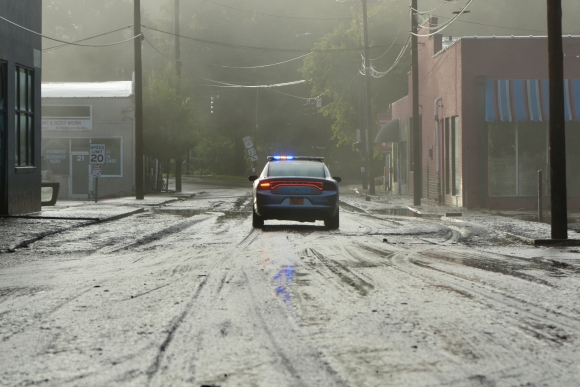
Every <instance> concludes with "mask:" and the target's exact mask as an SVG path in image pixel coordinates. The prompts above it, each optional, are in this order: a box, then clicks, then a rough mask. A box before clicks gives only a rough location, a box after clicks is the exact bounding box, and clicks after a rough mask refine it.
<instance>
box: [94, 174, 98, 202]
mask: <svg viewBox="0 0 580 387" xmlns="http://www.w3.org/2000/svg"><path fill="white" fill-rule="evenodd" d="M98 200H99V177H98V176H97V177H96V178H95V203H96V202H97V201H98Z"/></svg>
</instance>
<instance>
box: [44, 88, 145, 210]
mask: <svg viewBox="0 0 580 387" xmlns="http://www.w3.org/2000/svg"><path fill="white" fill-rule="evenodd" d="M133 95H134V93H133V82H131V81H128V82H126V81H121V82H98V83H97V82H91V83H43V84H42V125H41V127H42V150H41V151H42V158H43V161H44V163H43V164H44V165H45V167H44V168H47V169H49V170H50V172H49V173H48V175H49V176H51V180H52V181H53V182H58V183H60V192H59V199H93V198H94V195H95V182H96V181H95V178H93V177H92V165H91V164H90V160H89V155H90V146H91V144H102V145H104V146H105V160H104V164H102V166H101V177H100V178H99V181H98V196H99V198H111V197H122V196H131V195H133V193H134V182H135V174H134V168H133V166H134V163H133V160H134V149H135V146H134V144H135V142H134V136H135V128H134V103H133V100H134V99H133ZM43 172H45V171H43ZM46 175H47V173H43V178H45V177H46Z"/></svg>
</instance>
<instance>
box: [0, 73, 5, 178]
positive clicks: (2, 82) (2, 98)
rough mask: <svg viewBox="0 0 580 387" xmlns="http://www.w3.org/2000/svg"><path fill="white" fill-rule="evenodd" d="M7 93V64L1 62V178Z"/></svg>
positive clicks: (0, 175) (0, 174) (0, 176)
mask: <svg viewBox="0 0 580 387" xmlns="http://www.w3.org/2000/svg"><path fill="white" fill-rule="evenodd" d="M6 93H7V89H6V62H0V178H2V171H3V170H4V158H5V156H6V141H5V139H6ZM0 181H3V180H0Z"/></svg>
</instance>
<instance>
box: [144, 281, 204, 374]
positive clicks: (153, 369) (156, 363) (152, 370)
mask: <svg viewBox="0 0 580 387" xmlns="http://www.w3.org/2000/svg"><path fill="white" fill-rule="evenodd" d="M208 278H209V274H208V275H206V277H205V278H204V280H203V281H201V283H200V284H199V285H198V287H197V290H196V291H195V293H194V294H193V296H192V297H191V298H190V300H189V302H188V303H187V306H186V307H185V309H184V310H183V312H181V314H180V315H179V316H177V318H175V319H174V320H173V322H172V323H171V326H170V328H169V329H168V332H167V336H166V337H165V340H163V342H162V343H161V345H160V346H159V348H158V350H157V355H156V356H155V359H154V360H153V363H152V364H151V365H150V366H149V368H147V371H146V372H145V373H146V374H147V385H150V384H151V381H152V380H153V377H155V374H157V372H158V371H159V367H160V366H161V362H162V361H163V358H164V356H165V352H166V351H167V349H168V347H169V345H170V344H171V342H172V341H173V338H174V337H175V332H176V331H177V329H178V328H179V327H180V325H181V323H182V322H183V320H185V317H187V315H188V314H189V313H190V312H191V310H192V309H193V306H194V305H195V301H196V300H197V299H198V298H199V295H200V293H201V291H202V290H203V288H204V287H205V285H206V283H207V281H208Z"/></svg>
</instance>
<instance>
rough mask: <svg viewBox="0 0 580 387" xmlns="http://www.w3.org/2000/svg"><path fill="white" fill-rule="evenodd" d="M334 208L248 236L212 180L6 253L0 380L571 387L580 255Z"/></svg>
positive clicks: (490, 232)
mask: <svg viewBox="0 0 580 387" xmlns="http://www.w3.org/2000/svg"><path fill="white" fill-rule="evenodd" d="M342 200H343V203H342V206H341V225H340V229H339V230H338V231H328V230H326V229H325V228H324V227H323V224H322V222H316V223H313V224H309V223H303V224H301V223H293V222H278V221H267V222H266V226H265V228H264V229H263V230H253V229H252V228H251V204H250V203H251V201H250V192H249V190H248V189H243V188H235V187H233V186H232V187H230V188H227V187H226V188H224V187H221V188H220V187H213V188H212V187H206V189H205V193H204V194H201V195H197V196H196V197H195V198H193V199H190V200H184V201H179V202H174V203H171V204H167V205H164V206H159V207H154V208H149V209H147V211H145V212H144V213H141V214H137V215H133V216H131V217H128V218H125V219H120V220H117V221H114V222H110V223H102V224H96V225H94V226H87V227H82V228H78V229H72V230H69V231H66V232H63V233H60V234H57V235H53V236H50V237H46V238H44V239H42V240H40V241H38V242H36V243H34V244H31V245H30V246H28V247H27V248H23V249H18V250H17V251H16V252H14V253H10V254H9V253H6V254H0V364H1V366H0V385H6V386H28V385H40V386H44V385H47V386H112V385H135V386H145V385H146V386H184V385H191V386H198V387H201V386H281V387H282V386H304V387H319V386H320V387H322V386H353V387H361V386H575V385H578V380H580V365H579V364H580V350H579V349H578V348H579V347H578V341H579V338H580V304H579V302H578V291H579V287H580V264H579V263H578V257H579V256H580V254H578V253H577V252H575V251H574V250H571V249H548V248H540V249H538V248H533V247H526V246H523V245H520V244H517V243H516V242H512V241H509V240H505V239H502V238H499V237H498V235H497V233H496V230H494V229H493V226H489V225H480V226H470V230H469V231H468V232H467V231H465V229H466V226H461V227H458V226H457V225H456V224H454V223H453V222H452V221H449V220H442V219H440V218H428V219H420V218H413V217H409V216H401V214H403V213H402V212H401V213H398V212H397V211H395V210H382V209H381V208H382V207H381V205H380V203H379V204H378V205H376V206H375V207H374V209H370V210H369V209H368V207H365V205H366V203H365V202H364V199H362V198H359V197H356V196H354V195H349V193H348V192H343V196H342ZM383 207H384V206H383ZM462 227H463V229H462ZM473 230H475V231H473Z"/></svg>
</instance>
